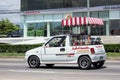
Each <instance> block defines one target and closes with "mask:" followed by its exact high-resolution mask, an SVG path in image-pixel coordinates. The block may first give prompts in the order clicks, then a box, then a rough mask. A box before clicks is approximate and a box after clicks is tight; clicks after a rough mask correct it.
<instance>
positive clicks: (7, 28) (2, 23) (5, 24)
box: [0, 19, 19, 35]
mask: <svg viewBox="0 0 120 80" xmlns="http://www.w3.org/2000/svg"><path fill="white" fill-rule="evenodd" d="M15 30H19V27H18V26H16V25H15V24H13V23H12V22H10V21H9V20H8V19H1V20H0V35H6V34H7V33H9V32H13V31H15Z"/></svg>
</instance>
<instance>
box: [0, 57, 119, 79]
mask: <svg viewBox="0 0 120 80" xmlns="http://www.w3.org/2000/svg"><path fill="white" fill-rule="evenodd" d="M0 80H120V62H119V61H107V62H106V63H105V65H104V66H103V67H102V68H101V69H94V68H91V69H90V70H81V69H79V68H78V66H77V65H64V64H61V65H60V64H59V65H55V66H54V67H53V68H47V67H45V66H44V65H42V66H41V67H40V68H36V69H33V68H29V67H28V65H27V64H26V63H25V61H24V59H0Z"/></svg>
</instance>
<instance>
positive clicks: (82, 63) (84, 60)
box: [78, 56, 91, 69]
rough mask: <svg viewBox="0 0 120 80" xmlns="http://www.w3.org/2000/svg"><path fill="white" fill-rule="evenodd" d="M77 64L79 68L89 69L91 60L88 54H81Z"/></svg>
mask: <svg viewBox="0 0 120 80" xmlns="http://www.w3.org/2000/svg"><path fill="white" fill-rule="evenodd" d="M78 65H79V67H80V68H81V69H89V68H90V67H91V60H90V58H89V57H88V56H82V57H80V58H79V59H78Z"/></svg>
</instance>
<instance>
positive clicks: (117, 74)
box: [0, 69, 120, 76]
mask: <svg viewBox="0 0 120 80" xmlns="http://www.w3.org/2000/svg"><path fill="white" fill-rule="evenodd" d="M0 71H6V72H7V71H9V72H18V73H43V74H48V73H50V74H67V75H68V74H72V75H96V76H99V75H104V76H108V75H109V76H115V75H116V76H120V73H91V72H90V73H86V72H85V73H84V72H79V73H76V72H57V71H39V70H38V71H36V70H35V71H33V70H12V69H11V70H0Z"/></svg>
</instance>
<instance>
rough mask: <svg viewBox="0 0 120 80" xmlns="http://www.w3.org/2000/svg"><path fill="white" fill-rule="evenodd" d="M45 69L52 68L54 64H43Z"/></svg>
mask: <svg viewBox="0 0 120 80" xmlns="http://www.w3.org/2000/svg"><path fill="white" fill-rule="evenodd" d="M45 65H46V66H47V67H53V66H54V64H45Z"/></svg>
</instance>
